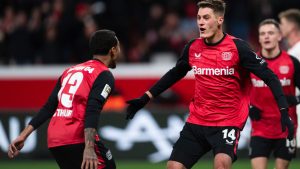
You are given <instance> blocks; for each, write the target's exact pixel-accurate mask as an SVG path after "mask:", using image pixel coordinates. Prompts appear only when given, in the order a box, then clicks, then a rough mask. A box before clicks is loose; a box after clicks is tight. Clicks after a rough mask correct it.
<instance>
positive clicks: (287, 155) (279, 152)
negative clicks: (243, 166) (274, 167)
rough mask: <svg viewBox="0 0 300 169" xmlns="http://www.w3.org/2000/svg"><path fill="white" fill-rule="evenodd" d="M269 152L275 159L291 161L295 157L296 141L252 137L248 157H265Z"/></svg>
mask: <svg viewBox="0 0 300 169" xmlns="http://www.w3.org/2000/svg"><path fill="white" fill-rule="evenodd" d="M271 152H273V155H274V157H275V158H281V159H284V160H288V161H291V160H292V158H294V157H296V141H295V139H294V140H293V141H289V140H287V139H268V138H263V137H259V136H253V137H251V140H250V147H249V157H250V158H251V159H252V158H255V157H267V158H269V156H270V154H271Z"/></svg>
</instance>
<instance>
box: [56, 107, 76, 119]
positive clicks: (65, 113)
mask: <svg viewBox="0 0 300 169" xmlns="http://www.w3.org/2000/svg"><path fill="white" fill-rule="evenodd" d="M72 114H73V110H69V109H57V110H56V112H55V113H54V114H53V117H71V116H72Z"/></svg>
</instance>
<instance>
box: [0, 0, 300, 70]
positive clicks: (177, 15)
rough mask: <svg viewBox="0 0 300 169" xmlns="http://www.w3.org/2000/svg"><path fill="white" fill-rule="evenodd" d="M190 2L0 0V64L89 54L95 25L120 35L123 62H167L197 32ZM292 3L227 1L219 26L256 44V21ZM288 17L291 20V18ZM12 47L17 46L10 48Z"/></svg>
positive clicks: (291, 0) (64, 60) (58, 61)
mask: <svg viewBox="0 0 300 169" xmlns="http://www.w3.org/2000/svg"><path fill="white" fill-rule="evenodd" d="M196 2H197V1H196V0H181V1H179V0H176V1H174V0H173V1H158V0H141V1H132V0H130V1H126V2H125V1H122V0H89V1H82V0H46V1H40V0H27V1H19V0H3V1H1V3H0V9H1V12H0V64H10V65H11V64H66V63H79V62H81V61H85V60H86V57H87V55H89V53H88V52H87V50H86V49H87V48H86V47H87V45H88V41H87V38H86V37H88V35H89V34H90V33H89V32H92V31H93V30H95V29H98V28H99V29H101V28H110V29H113V30H116V33H118V35H120V40H121V41H123V42H124V44H123V46H122V48H123V51H124V54H123V55H124V58H123V59H122V61H123V62H128V63H143V62H146V63H149V62H156V61H157V60H159V59H166V60H167V61H171V62H172V61H175V60H176V59H178V57H179V55H180V49H181V48H182V47H183V45H184V44H185V43H187V42H188V40H189V39H192V38H195V37H197V29H195V27H196V25H195V18H193V16H195V15H196V12H197V9H196V8H195V7H194V6H195V5H194V4H195V3H196ZM295 6H300V1H298V0H287V1H284V2H282V1H278V0H276V1H268V0H263V1H262V0H246V1H239V0H231V1H228V2H227V9H228V10H227V14H226V16H225V18H226V22H225V26H224V29H225V30H224V31H226V32H229V33H231V34H232V35H234V36H237V37H240V38H242V39H244V40H246V41H249V42H250V44H251V46H252V47H254V48H257V49H258V47H259V44H258V43H257V32H256V29H255V28H256V27H257V25H258V23H259V21H261V20H262V19H265V18H269V17H272V18H276V17H277V15H278V14H279V13H280V12H282V11H284V10H287V9H289V8H292V7H295ZM289 18H290V17H289ZM290 20H291V21H290ZM288 21H289V22H292V23H294V24H295V23H296V24H297V19H288ZM294 21H296V22H294ZM284 27H285V26H284ZM297 27H298V28H295V29H294V30H293V32H296V31H297V30H296V29H298V32H299V23H298V26H297ZM293 34H296V33H293ZM298 34H299V33H298ZM296 37H299V35H297V36H296V35H295V36H292V35H289V39H290V38H296ZM289 41H291V40H289ZM16 48H18V49H19V50H17V51H16V50H14V49H16ZM157 57H158V58H159V59H157Z"/></svg>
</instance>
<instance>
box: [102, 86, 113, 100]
mask: <svg viewBox="0 0 300 169" xmlns="http://www.w3.org/2000/svg"><path fill="white" fill-rule="evenodd" d="M110 92H111V88H110V86H109V85H108V84H105V86H104V88H103V90H102V92H101V96H103V97H104V98H105V99H106V98H107V96H108V95H109V93H110Z"/></svg>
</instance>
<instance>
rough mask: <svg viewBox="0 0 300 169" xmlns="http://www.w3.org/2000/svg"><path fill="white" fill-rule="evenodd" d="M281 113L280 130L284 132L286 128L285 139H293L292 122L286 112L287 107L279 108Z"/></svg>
mask: <svg viewBox="0 0 300 169" xmlns="http://www.w3.org/2000/svg"><path fill="white" fill-rule="evenodd" d="M280 113H281V129H282V132H285V130H286V128H287V129H288V137H287V139H289V140H293V138H294V130H295V129H294V124H293V121H292V120H291V118H290V117H289V114H288V109H287V108H284V109H281V110H280Z"/></svg>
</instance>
